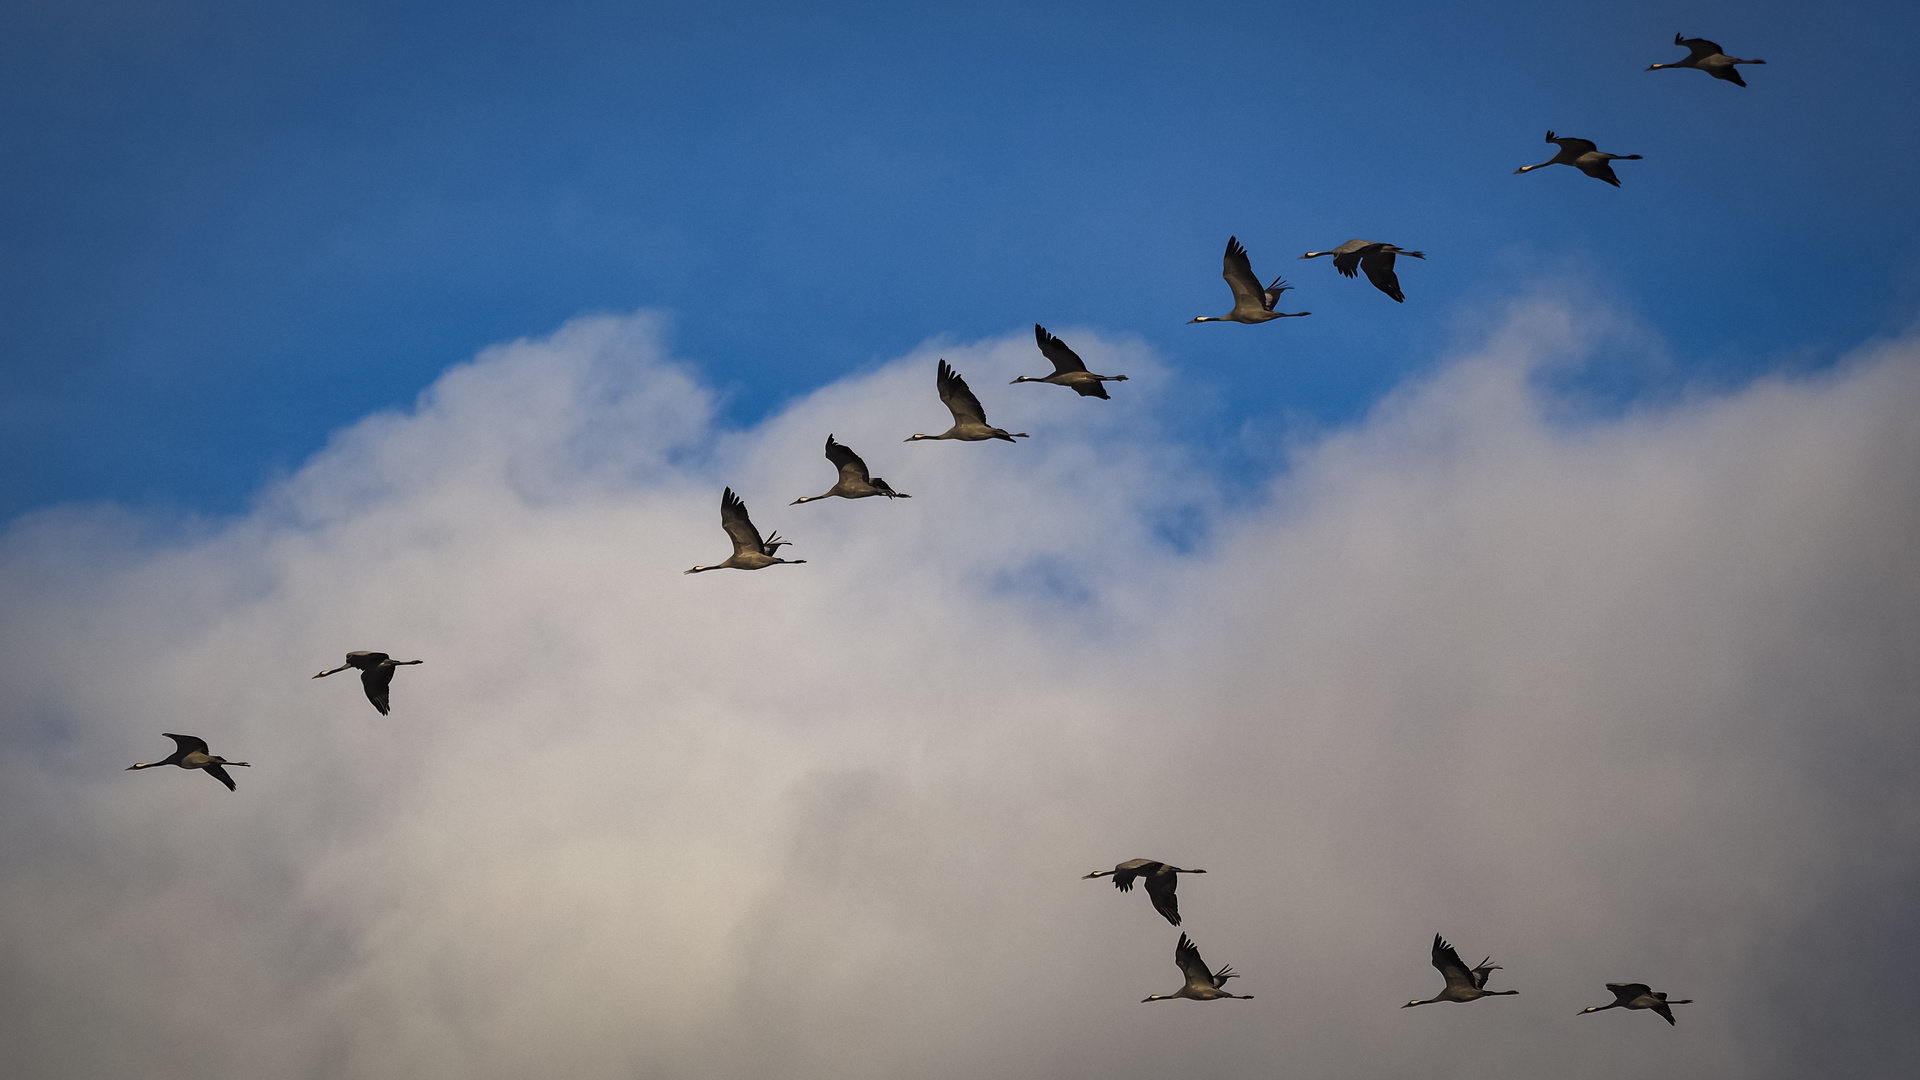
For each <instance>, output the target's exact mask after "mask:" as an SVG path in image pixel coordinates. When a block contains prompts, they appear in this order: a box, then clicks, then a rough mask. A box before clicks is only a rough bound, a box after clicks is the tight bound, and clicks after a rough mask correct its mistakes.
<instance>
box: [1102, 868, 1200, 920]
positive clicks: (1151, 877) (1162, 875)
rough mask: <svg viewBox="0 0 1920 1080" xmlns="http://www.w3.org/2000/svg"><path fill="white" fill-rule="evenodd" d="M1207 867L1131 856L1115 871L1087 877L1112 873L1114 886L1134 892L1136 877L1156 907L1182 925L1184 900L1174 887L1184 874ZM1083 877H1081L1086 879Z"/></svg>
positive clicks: (1105, 871)
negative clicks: (1182, 866)
mask: <svg viewBox="0 0 1920 1080" xmlns="http://www.w3.org/2000/svg"><path fill="white" fill-rule="evenodd" d="M1204 873H1206V871H1205V870H1182V869H1180V868H1179V867H1177V866H1168V865H1167V864H1166V863H1163V862H1156V861H1155V860H1153V859H1128V860H1127V861H1126V862H1123V863H1121V864H1120V865H1118V866H1116V867H1114V868H1113V869H1111V870H1095V871H1094V872H1093V873H1091V874H1088V875H1086V878H1102V877H1107V876H1109V875H1111V876H1112V877H1113V887H1114V888H1116V889H1119V890H1120V891H1121V892H1131V891H1132V890H1133V883H1134V880H1135V879H1136V878H1138V879H1141V880H1143V881H1144V882H1145V884H1146V886H1147V898H1148V899H1149V900H1152V901H1153V910H1155V911H1157V912H1159V913H1160V914H1161V915H1163V916H1165V917H1166V920H1167V921H1168V922H1170V923H1172V924H1173V925H1175V926H1179V925H1180V900H1179V898H1178V897H1177V896H1175V895H1174V890H1175V889H1176V888H1177V887H1178V886H1179V884H1180V878H1179V875H1181V874H1204ZM1086 878H1082V879H1081V880H1083V881H1084V880H1086Z"/></svg>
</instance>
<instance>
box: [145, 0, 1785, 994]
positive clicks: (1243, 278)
mask: <svg viewBox="0 0 1920 1080" xmlns="http://www.w3.org/2000/svg"><path fill="white" fill-rule="evenodd" d="M1673 40H1674V44H1676V45H1681V46H1685V47H1686V48H1687V49H1688V55H1687V57H1686V59H1684V60H1679V61H1676V62H1674V63H1671V64H1654V65H1652V66H1651V67H1649V68H1647V70H1648V71H1658V70H1662V69H1666V68H1694V69H1696V70H1699V71H1704V72H1706V73H1707V74H1709V75H1711V76H1713V77H1714V78H1716V79H1720V80H1723V81H1726V82H1731V83H1733V84H1734V85H1736V86H1745V85H1747V84H1746V81H1745V80H1744V79H1742V78H1741V77H1740V73H1739V71H1738V70H1737V68H1736V65H1739V64H1764V63H1766V61H1765V60H1740V59H1735V58H1734V57H1731V56H1728V55H1727V54H1726V52H1725V51H1724V50H1722V49H1721V48H1720V46H1719V45H1717V44H1715V43H1714V42H1711V41H1707V40H1706V39H1704V38H1689V37H1684V36H1682V35H1679V34H1675V35H1674V39H1673ZM1546 141H1547V142H1550V143H1554V144H1556V145H1557V146H1558V147H1559V151H1558V152H1557V153H1556V154H1554V156H1553V157H1552V158H1550V159H1548V160H1547V161H1543V162H1541V163H1540V164H1538V165H1524V166H1521V167H1520V168H1519V169H1516V170H1515V174H1516V175H1517V174H1519V173H1525V172H1532V171H1533V170H1535V169H1543V168H1546V167H1547V166H1549V165H1570V166H1572V167H1573V168H1576V169H1579V170H1580V171H1581V172H1583V173H1585V174H1587V175H1588V176H1591V177H1593V178H1594V179H1596V180H1603V181H1605V182H1606V183H1608V184H1611V185H1613V186H1614V187H1619V186H1620V180H1619V178H1618V177H1617V176H1615V175H1614V172H1613V167H1612V164H1611V163H1612V162H1615V161H1637V160H1640V155H1639V154H1611V153H1604V152H1602V151H1601V150H1600V149H1599V147H1598V146H1596V145H1595V144H1594V143H1592V142H1590V141H1588V140H1586V139H1576V138H1562V137H1560V136H1557V135H1555V134H1554V133H1553V132H1552V131H1549V132H1547V137H1546ZM1327 255H1330V256H1332V257H1333V267H1334V269H1335V270H1337V271H1338V272H1339V273H1340V274H1341V275H1343V276H1345V277H1349V278H1352V277H1356V276H1358V275H1359V274H1363V273H1364V274H1365V275H1366V276H1367V280H1368V281H1369V282H1371V283H1372V284H1373V287H1374V288H1376V289H1378V290H1380V291H1381V292H1382V293H1385V294H1386V295H1387V296H1388V297H1390V298H1391V299H1392V300H1393V301H1394V302H1396V303H1404V302H1405V301H1406V296H1405V294H1404V293H1403V292H1402V291H1401V288H1400V279H1399V277H1398V276H1397V275H1396V274H1395V273H1394V263H1395V260H1396V259H1397V258H1398V257H1399V256H1402V255H1404V256H1407V257H1408V258H1414V259H1425V258H1426V254H1425V253H1424V252H1419V251H1408V250H1405V249H1404V248H1400V247H1397V246H1395V245H1393V244H1387V243H1380V242H1376V241H1371V240H1349V241H1347V242H1346V243H1344V244H1341V245H1340V246H1338V247H1336V248H1332V249H1330V250H1327V251H1309V252H1307V253H1305V254H1304V255H1301V256H1300V258H1302V259H1317V258H1320V257H1321V256H1327ZM1221 276H1222V277H1223V278H1224V279H1225V280H1226V282H1227V287H1228V288H1229V289H1230V290H1231V291H1232V293H1233V309H1232V310H1231V311H1229V312H1227V313H1226V314H1224V315H1200V316H1196V317H1194V318H1193V319H1191V320H1189V322H1190V323H1201V322H1237V323H1248V324H1257V323H1266V322H1273V321H1275V320H1277V319H1294V318H1300V317H1302V316H1305V315H1309V314H1311V312H1305V311H1295V312H1286V311H1277V310H1275V308H1276V307H1277V306H1278V304H1279V302H1280V297H1281V295H1282V294H1284V293H1285V292H1287V291H1288V290H1289V289H1291V288H1293V286H1291V285H1288V284H1287V283H1286V281H1285V280H1284V279H1282V278H1279V277H1276V278H1274V279H1273V280H1272V281H1271V282H1270V283H1268V284H1266V285H1262V284H1261V283H1260V278H1259V276H1258V275H1257V274H1255V273H1254V272H1253V263H1252V260H1251V259H1250V258H1249V257H1248V255H1247V249H1246V248H1245V247H1244V246H1243V245H1242V244H1241V243H1240V240H1239V238H1238V237H1228V238H1227V249H1226V254H1225V256H1224V258H1223V259H1222V264H1221ZM1033 334H1034V341H1035V343H1036V344H1037V345H1038V347H1039V349H1040V353H1041V355H1042V356H1044V357H1045V358H1046V359H1047V360H1049V361H1051V362H1052V364H1053V373H1052V374H1050V375H1043V376H1027V375H1022V376H1019V377H1018V378H1016V379H1014V380H1013V384H1019V383H1027V382H1033V383H1052V384H1053V385H1055V386H1063V387H1068V388H1070V389H1072V390H1073V391H1074V393H1076V394H1078V395H1079V396H1081V397H1095V398H1101V399H1103V400H1106V399H1109V395H1108V393H1107V388H1106V384H1107V383H1109V382H1125V381H1127V377H1126V376H1125V375H1097V374H1094V373H1093V372H1091V371H1089V370H1087V365H1086V363H1085V362H1084V361H1083V360H1081V359H1080V357H1079V355H1078V354H1077V353H1075V352H1074V351H1073V349H1072V348H1070V347H1069V346H1068V345H1067V343H1066V342H1064V341H1062V340H1060V339H1059V338H1058V337H1055V336H1054V335H1053V334H1050V333H1048V332H1047V330H1046V328H1045V327H1043V326H1041V325H1039V324H1038V323H1036V324H1034V327H1033ZM934 385H935V388H936V389H937V390H938V391H939V394H940V401H941V402H942V403H943V404H944V405H946V407H947V411H948V412H950V413H951V414H952V416H953V426H952V427H950V428H948V429H947V430H946V431H944V432H942V433H940V434H938V435H924V434H916V435H912V436H909V437H908V438H907V439H906V440H905V441H906V442H919V441H923V440H943V439H944V440H958V441H962V442H984V441H989V440H996V439H997V440H1001V441H1004V442H1013V441H1014V440H1016V439H1024V438H1027V437H1028V436H1027V433H1026V432H1009V431H1006V430H1005V429H1003V428H997V427H994V426H993V425H991V424H989V423H988V422H987V414H986V410H985V409H984V408H983V407H982V406H981V404H980V399H979V398H978V397H977V396H975V394H974V392H973V390H972V389H971V388H970V387H968V386H967V382H966V380H965V379H964V378H962V377H961V375H960V373H959V372H958V371H955V370H954V369H953V367H952V365H950V364H948V363H947V362H946V361H945V360H944V359H942V360H941V361H939V364H938V366H937V368H936V369H935V380H934ZM826 457H827V460H828V461H829V462H831V463H832V464H833V466H834V468H835V469H836V470H837V471H838V476H837V479H836V480H835V482H834V485H833V487H831V488H829V489H828V490H827V491H826V492H825V493H823V494H820V495H803V496H801V497H799V498H797V499H795V500H793V502H792V503H791V504H789V505H794V506H797V505H799V504H801V503H807V502H818V501H819V500H822V499H829V498H836V497H837V498H842V499H866V498H873V497H875V496H879V497H884V498H887V499H907V498H911V497H912V496H910V495H908V494H906V493H905V492H899V491H895V490H894V489H893V488H892V487H891V486H890V485H888V483H887V482H886V481H885V480H883V479H881V478H880V477H877V476H874V475H873V474H872V473H871V472H870V471H869V470H868V468H867V463H866V462H865V461H864V460H862V459H861V457H860V455H859V454H857V453H855V452H854V451H853V450H852V449H851V448H850V447H848V446H846V445H844V444H842V443H840V442H839V441H837V440H836V439H835V438H834V437H833V436H832V435H831V434H829V435H828V436H827V442H826ZM720 527H721V528H722V529H723V530H725V532H726V534H727V537H728V539H730V540H731V541H732V542H733V554H732V555H730V556H728V557H727V559H726V560H725V561H723V562H719V563H715V564H713V565H711V566H695V567H693V568H692V569H690V570H687V571H686V573H688V574H698V573H703V572H705V571H708V570H764V569H766V568H767V567H769V566H776V565H799V564H802V563H805V562H806V560H805V559H783V558H781V557H780V556H779V554H778V553H779V550H780V548H782V547H787V546H790V543H789V541H786V540H783V539H781V538H780V534H779V533H773V534H771V535H769V536H766V537H762V536H761V534H760V530H759V529H757V528H755V527H754V524H753V521H752V519H751V518H749V517H748V515H747V507H746V503H745V502H744V501H742V500H741V498H740V496H739V495H737V494H735V493H734V491H733V489H732V488H731V487H728V488H725V489H724V490H723V491H722V492H721V495H720ZM422 662H423V661H420V660H395V659H393V658H392V657H391V656H389V655H388V654H386V653H383V652H370V651H355V652H350V653H348V654H347V655H346V662H345V663H343V664H341V665H340V666H339V667H336V668H330V669H328V670H326V671H322V672H320V673H319V674H317V675H315V676H313V677H314V678H316V679H320V678H325V677H326V676H328V675H334V674H337V673H339V672H342V671H346V670H347V669H349V668H353V669H356V670H358V671H359V672H360V683H361V686H362V688H363V689H364V690H365V692H366V696H367V700H368V701H369V702H371V703H372V704H373V707H374V708H375V709H376V710H377V711H378V712H379V713H380V715H382V716H386V715H388V713H389V712H390V704H389V700H388V694H389V690H390V688H391V686H392V684H393V677H394V673H395V672H396V671H397V670H398V669H399V668H401V667H405V666H409V665H413V664H419V663H422ZM165 735H166V737H167V738H169V739H172V740H173V742H174V745H175V750H174V752H173V753H172V754H171V755H170V756H168V757H166V758H164V759H162V760H160V761H152V762H141V763H137V764H134V765H130V766H128V767H127V769H128V771H133V770H136V769H151V768H155V767H158V766H162V765H173V766H177V767H179V768H182V769H198V770H200V771H202V772H205V773H207V774H208V775H210V776H212V777H213V778H214V779H215V780H218V781H219V782H220V783H222V784H225V785H226V787H227V789H228V790H229V791H232V790H236V788H235V785H234V782H233V777H232V776H230V775H228V774H227V769H228V768H229V767H246V766H248V763H247V762H244V761H228V760H227V759H225V758H223V757H219V756H217V755H214V754H212V753H210V752H209V750H208V747H207V743H206V740H204V739H202V738H200V737H199V736H196V735H176V734H173V733H171V732H167V733H165ZM1204 873H1206V871H1205V870H1186V869H1183V868H1181V867H1178V866H1173V865H1171V864H1168V863H1163V862H1158V861H1155V860H1152V859H1132V860H1129V861H1127V862H1123V863H1120V864H1119V865H1117V866H1115V867H1114V868H1113V869H1111V870H1096V871H1094V872H1093V873H1090V874H1087V875H1086V877H1088V878H1102V877H1112V878H1113V884H1114V886H1115V887H1116V888H1118V889H1119V890H1120V891H1121V892H1123V893H1124V892H1129V891H1131V890H1132V888H1133V885H1134V883H1135V882H1136V881H1138V882H1140V883H1142V884H1143V885H1144V886H1145V888H1146V893H1147V897H1148V899H1150V900H1151V901H1152V902H1153V907H1154V910H1155V911H1158V912H1159V913H1160V915H1161V916H1162V917H1164V918H1165V919H1166V920H1167V921H1168V922H1169V923H1171V924H1173V925H1174V926H1175V927H1178V926H1180V923H1181V920H1180V905H1179V900H1178V897H1177V895H1176V890H1177V887H1178V885H1179V875H1181V874H1204ZM1174 963H1175V964H1176V965H1177V966H1178V967H1179V968H1180V971H1181V973H1182V974H1183V975H1184V976H1185V978H1186V982H1185V984H1184V985H1182V986H1181V987H1180V989H1178V990H1176V991H1174V992H1173V993H1171V994H1153V995H1150V996H1148V997H1146V998H1144V999H1142V1000H1143V1001H1171V1000H1173V999H1175V998H1185V999H1187V1000H1189V1001H1215V1000H1219V999H1221V998H1233V999H1235V1000H1239V1001H1251V1000H1252V999H1253V996H1252V995H1251V994H1232V993H1228V992H1227V990H1226V989H1225V987H1226V984H1227V980H1229V979H1235V978H1239V977H1240V976H1239V974H1238V973H1237V972H1235V971H1234V970H1233V968H1232V967H1231V966H1222V967H1221V968H1220V969H1219V970H1218V971H1214V970H1212V969H1210V968H1208V967H1207V964H1206V962H1205V961H1204V960H1202V959H1201V958H1200V950H1199V948H1198V947H1197V946H1195V945H1194V943H1193V941H1192V939H1191V938H1189V937H1188V936H1187V934H1186V933H1185V932H1184V931H1182V932H1181V934H1180V940H1179V942H1178V943H1177V944H1176V945H1175V947H1174ZM1432 963H1433V966H1434V968H1435V970H1437V971H1439V972H1440V975H1441V977H1442V978H1443V979H1444V980H1445V981H1446V986H1445V988H1444V989H1442V990H1441V991H1440V992H1439V994H1437V995H1435V996H1434V997H1431V998H1425V999H1421V998H1415V999H1413V1000H1412V1001H1409V1002H1407V1003H1406V1004H1405V1005H1403V1006H1401V1007H1402V1008H1412V1007H1413V1006H1416V1005H1431V1004H1434V1003H1435V1002H1441V1001H1452V1002H1462V1003H1464V1002H1469V1001H1478V1000H1480V999H1482V998H1487V997H1501V996H1510V995H1514V994H1518V993H1519V991H1518V990H1488V989H1487V979H1488V977H1489V976H1490V975H1492V973H1493V972H1495V971H1499V970H1502V969H1501V967H1500V965H1498V964H1495V963H1493V962H1492V957H1488V958H1486V959H1485V960H1482V961H1481V962H1480V963H1479V964H1478V965H1477V966H1475V967H1471V968H1469V967H1468V966H1467V965H1466V964H1465V963H1464V962H1463V961H1462V960H1461V959H1460V954H1459V953H1458V952H1456V951H1455V950H1454V947H1453V946H1452V945H1451V944H1449V943H1448V942H1447V941H1446V939H1445V938H1443V937H1441V936H1440V935H1439V934H1435V935H1434V937H1433V949H1432ZM1606 987H1607V989H1608V990H1609V991H1611V992H1612V993H1613V995H1614V1001H1613V1002H1612V1003H1611V1004H1608V1005H1594V1006H1589V1007H1587V1008H1585V1009H1582V1010H1580V1015H1585V1014H1586V1013H1594V1012H1603V1011H1605V1010H1607V1009H1631V1010H1649V1011H1652V1012H1655V1013H1658V1014H1659V1015H1660V1016H1661V1017H1662V1018H1663V1019H1665V1020H1666V1022H1667V1023H1668V1024H1673V1023H1674V1017H1673V1011H1672V1009H1671V1006H1673V1005H1687V1004H1691V1003H1692V1001H1691V999H1683V1000H1678V1001H1672V1000H1668V998H1667V995H1666V994H1664V993H1659V992H1656V991H1654V990H1653V989H1651V988H1650V987H1648V986H1647V985H1646V984H1645V983H1607V984H1606Z"/></svg>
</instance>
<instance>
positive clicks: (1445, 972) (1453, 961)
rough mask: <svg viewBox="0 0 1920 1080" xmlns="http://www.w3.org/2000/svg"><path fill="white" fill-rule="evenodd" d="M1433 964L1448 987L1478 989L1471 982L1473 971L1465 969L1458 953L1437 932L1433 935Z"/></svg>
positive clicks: (1465, 966)
mask: <svg viewBox="0 0 1920 1080" xmlns="http://www.w3.org/2000/svg"><path fill="white" fill-rule="evenodd" d="M1433 966H1434V968H1435V969H1437V970H1438V971H1439V972H1440V976H1441V978H1444V979H1446V980H1447V985H1448V986H1449V987H1454V986H1460V987H1465V988H1466V989H1469V990H1478V989H1479V987H1477V986H1475V985H1474V984H1473V972H1471V971H1469V970H1467V965H1466V964H1464V963H1462V962H1461V961H1460V954H1459V953H1457V952H1454V951H1453V946H1451V945H1449V944H1447V942H1446V939H1445V938H1442V937H1441V936H1440V935H1439V934H1435V935H1433Z"/></svg>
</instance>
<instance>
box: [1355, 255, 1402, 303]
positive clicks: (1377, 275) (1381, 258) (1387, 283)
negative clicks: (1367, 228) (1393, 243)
mask: <svg viewBox="0 0 1920 1080" xmlns="http://www.w3.org/2000/svg"><path fill="white" fill-rule="evenodd" d="M1360 269H1362V270H1365V271H1366V272H1367V280H1368V281H1371V282H1373V287H1374V288H1376V289H1379V290H1380V291H1381V292H1383V293H1386V294H1387V295H1388V296H1391V297H1393V299H1394V300H1395V301H1396V302H1398V303H1405V302H1406V299H1407V297H1406V294H1405V293H1402V292H1401V291H1400V278H1399V276H1398V275H1396V274H1395V273H1394V272H1393V252H1391V251H1380V250H1378V249H1376V250H1375V251H1374V252H1373V253H1372V254H1370V255H1368V256H1367V257H1366V258H1364V259H1361V260H1360Z"/></svg>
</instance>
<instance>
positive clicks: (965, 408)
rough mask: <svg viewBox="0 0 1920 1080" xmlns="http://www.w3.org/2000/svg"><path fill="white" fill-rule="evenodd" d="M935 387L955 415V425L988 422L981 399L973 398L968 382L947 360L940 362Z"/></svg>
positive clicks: (948, 408) (948, 409)
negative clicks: (969, 422)
mask: <svg viewBox="0 0 1920 1080" xmlns="http://www.w3.org/2000/svg"><path fill="white" fill-rule="evenodd" d="M935 385H937V386H938V387H939V388H940V400H941V401H942V402H945V403H946V406H947V411H948V412H950V413H952V414H953V422H954V423H956V424H964V423H966V422H967V421H969V420H971V421H973V422H974V423H976V424H984V423H986V422H987V410H985V409H983V408H981V407H980V399H979V398H977V397H974V396H973V390H972V389H971V388H970V387H968V386H967V380H965V379H963V378H961V377H960V373H959V372H957V371H955V370H953V367H952V365H950V364H948V363H947V362H946V361H945V360H942V361H940V371H939V375H938V378H937V379H936V380H935Z"/></svg>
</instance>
